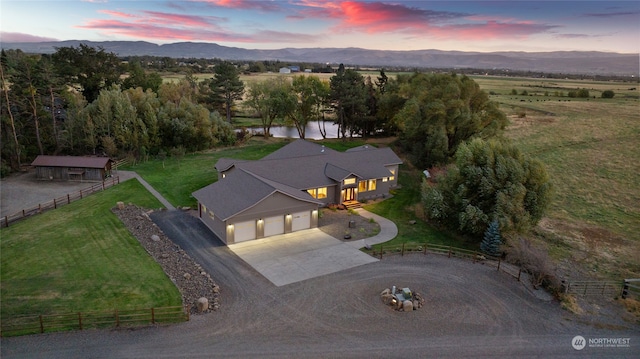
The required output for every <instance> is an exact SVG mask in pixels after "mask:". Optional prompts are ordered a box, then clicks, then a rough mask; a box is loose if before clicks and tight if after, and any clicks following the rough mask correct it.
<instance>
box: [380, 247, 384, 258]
mask: <svg viewBox="0 0 640 359" xmlns="http://www.w3.org/2000/svg"><path fill="white" fill-rule="evenodd" d="M382 248H384V247H383V246H380V259H382V252H384V250H383V249H382Z"/></svg>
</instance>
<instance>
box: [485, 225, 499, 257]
mask: <svg viewBox="0 0 640 359" xmlns="http://www.w3.org/2000/svg"><path fill="white" fill-rule="evenodd" d="M501 244H502V239H501V238H500V224H499V223H498V221H496V220H494V221H493V222H491V224H489V227H487V230H486V231H485V232H484V239H483V240H482V242H481V243H480V250H481V251H483V252H484V253H486V254H488V255H490V256H494V257H497V256H498V255H499V254H500V245H501Z"/></svg>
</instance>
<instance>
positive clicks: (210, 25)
mask: <svg viewBox="0 0 640 359" xmlns="http://www.w3.org/2000/svg"><path fill="white" fill-rule="evenodd" d="M101 13H103V14H107V15H110V16H112V17H113V19H93V20H89V21H87V22H86V23H85V24H83V25H79V26H77V27H78V28H83V29H94V30H101V31H103V32H105V33H107V34H111V35H121V36H127V37H132V38H136V39H146V40H175V41H225V42H244V43H252V42H253V43H269V42H273V41H274V39H278V41H287V42H299V43H303V42H304V43H308V42H312V41H315V39H316V38H315V36H313V35H304V34H298V33H289V32H277V31H261V32H259V33H255V34H243V33H237V32H233V31H230V30H227V29H225V28H224V27H222V26H220V25H219V23H224V22H226V21H227V20H226V19H225V18H220V17H214V16H197V15H180V14H170V13H164V12H157V11H143V12H142V14H141V15H137V14H129V13H123V12H119V11H101Z"/></svg>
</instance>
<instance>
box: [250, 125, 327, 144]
mask: <svg viewBox="0 0 640 359" xmlns="http://www.w3.org/2000/svg"><path fill="white" fill-rule="evenodd" d="M318 126H320V127H318ZM320 128H323V129H324V130H326V134H327V137H326V138H338V125H337V124H335V123H333V121H311V122H309V123H307V126H306V128H305V138H307V139H310V140H321V139H322V135H321V134H320ZM247 130H248V131H249V132H251V133H254V134H262V127H249V128H247ZM271 136H273V137H278V138H300V136H299V135H298V130H297V129H296V128H295V126H280V125H278V126H271Z"/></svg>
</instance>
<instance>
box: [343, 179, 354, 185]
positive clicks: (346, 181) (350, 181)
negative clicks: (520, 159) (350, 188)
mask: <svg viewBox="0 0 640 359" xmlns="http://www.w3.org/2000/svg"><path fill="white" fill-rule="evenodd" d="M355 183H356V179H355V178H347V179H345V180H344V185H345V186H346V185H349V184H355Z"/></svg>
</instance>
